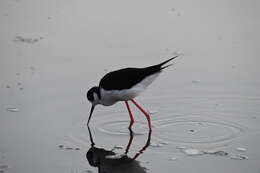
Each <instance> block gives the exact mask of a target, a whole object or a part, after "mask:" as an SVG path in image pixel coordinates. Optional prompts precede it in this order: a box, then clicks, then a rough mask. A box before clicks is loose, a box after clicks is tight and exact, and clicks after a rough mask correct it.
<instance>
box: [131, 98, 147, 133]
mask: <svg viewBox="0 0 260 173" xmlns="http://www.w3.org/2000/svg"><path fill="white" fill-rule="evenodd" d="M131 101H132V102H133V103H134V104H135V106H136V107H137V108H138V109H139V110H140V111H142V112H143V114H144V115H145V116H146V119H147V121H148V123H149V124H148V125H149V130H150V131H152V125H151V118H150V116H149V114H148V113H147V112H145V110H144V109H143V108H142V107H141V106H140V105H138V104H137V103H136V102H135V101H134V99H131Z"/></svg>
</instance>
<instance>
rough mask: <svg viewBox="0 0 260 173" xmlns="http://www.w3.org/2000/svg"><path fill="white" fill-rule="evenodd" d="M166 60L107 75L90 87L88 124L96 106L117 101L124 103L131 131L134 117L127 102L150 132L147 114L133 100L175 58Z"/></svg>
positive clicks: (109, 104)
mask: <svg viewBox="0 0 260 173" xmlns="http://www.w3.org/2000/svg"><path fill="white" fill-rule="evenodd" d="M177 57H178V56H175V57H173V58H170V59H168V60H167V61H164V62H162V63H160V64H157V65H153V66H149V67H145V68H124V69H120V70H116V71H112V72H109V73H107V74H106V75H105V76H104V77H103V78H102V79H101V80H100V83H99V86H95V87H92V88H91V89H90V90H88V92H87V99H88V100H89V101H90V102H91V103H92V107H91V110H90V115H89V118H88V123H87V125H89V121H90V118H91V116H92V113H93V111H94V108H95V106H96V105H98V104H101V105H104V106H111V105H113V104H115V103H116V102H118V101H124V102H125V104H126V107H127V110H128V113H129V116H130V125H129V129H131V127H132V125H133V123H134V117H133V114H132V111H131V109H130V107H129V104H128V101H131V102H133V104H134V105H135V106H136V107H137V108H138V109H139V110H140V111H141V112H143V114H144V115H145V116H146V118H147V121H148V125H149V130H150V131H151V130H152V126H151V120H150V116H149V114H148V113H147V112H146V111H145V110H144V109H143V108H142V107H141V106H140V105H139V104H138V103H136V101H135V100H134V98H135V97H136V96H138V95H139V94H140V93H141V92H143V91H144V90H145V89H146V87H147V86H148V85H150V84H151V83H152V82H153V81H154V80H155V79H156V77H158V75H159V74H160V73H161V72H162V70H163V69H165V68H166V67H169V66H170V65H172V64H169V65H166V63H168V62H169V61H171V60H173V59H175V58H177Z"/></svg>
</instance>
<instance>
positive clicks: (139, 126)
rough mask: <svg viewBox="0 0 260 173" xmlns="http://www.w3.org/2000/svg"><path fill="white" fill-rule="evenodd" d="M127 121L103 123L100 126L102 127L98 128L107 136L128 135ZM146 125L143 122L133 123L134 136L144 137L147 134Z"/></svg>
mask: <svg viewBox="0 0 260 173" xmlns="http://www.w3.org/2000/svg"><path fill="white" fill-rule="evenodd" d="M128 126H129V121H126V120H125V121H123V120H122V121H110V122H105V123H103V124H102V127H100V128H99V130H100V131H102V132H104V133H107V134H113V135H129V130H128V128H127V127H128ZM146 126H147V124H145V123H144V122H139V121H137V122H135V123H134V126H133V130H134V134H135V135H144V134H146V133H147V132H148V130H147V127H146Z"/></svg>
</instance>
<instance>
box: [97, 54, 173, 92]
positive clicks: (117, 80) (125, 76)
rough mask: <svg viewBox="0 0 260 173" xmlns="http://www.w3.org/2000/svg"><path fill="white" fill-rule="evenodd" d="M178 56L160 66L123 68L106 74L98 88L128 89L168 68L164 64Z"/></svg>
mask: <svg viewBox="0 0 260 173" xmlns="http://www.w3.org/2000/svg"><path fill="white" fill-rule="evenodd" d="M176 57H178V56H175V57H173V58H170V59H168V60H167V61H164V62H162V63H160V64H157V65H153V66H149V67H145V68H124V69H120V70H116V71H112V72H109V73H107V74H106V75H105V76H104V77H103V78H102V79H101V81H100V83H99V87H101V88H103V89H105V90H122V89H130V88H132V87H133V86H134V85H136V84H137V83H139V82H141V81H142V80H143V79H144V78H146V77H148V76H150V75H153V74H155V73H157V72H160V71H161V70H162V69H164V68H166V67H168V65H167V66H164V67H163V65H164V64H166V63H168V62H169V61H171V60H173V59H175V58H176Z"/></svg>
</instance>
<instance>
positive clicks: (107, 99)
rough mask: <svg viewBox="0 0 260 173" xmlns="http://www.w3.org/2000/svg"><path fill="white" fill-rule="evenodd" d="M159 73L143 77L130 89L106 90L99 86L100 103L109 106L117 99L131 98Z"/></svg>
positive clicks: (125, 99)
mask: <svg viewBox="0 0 260 173" xmlns="http://www.w3.org/2000/svg"><path fill="white" fill-rule="evenodd" d="M159 74H160V72H158V73H155V74H153V75H151V76H148V77H146V78H144V79H143V80H142V81H141V82H140V83H138V84H136V85H134V86H133V87H132V88H130V89H123V90H110V91H107V90H105V89H103V88H101V90H100V92H101V100H100V103H101V104H102V105H105V106H110V105H113V104H115V103H116V102H118V101H127V100H130V99H133V98H135V97H136V96H138V95H139V94H140V93H141V92H143V91H144V90H145V89H146V88H147V86H149V85H150V84H151V83H152V82H153V81H154V80H155V79H156V78H157V77H158V75H159Z"/></svg>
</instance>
